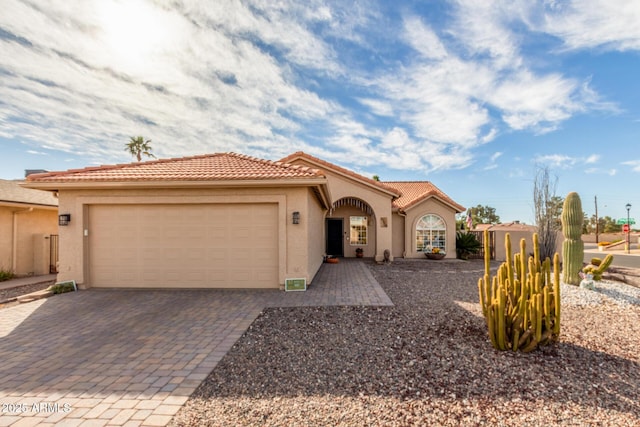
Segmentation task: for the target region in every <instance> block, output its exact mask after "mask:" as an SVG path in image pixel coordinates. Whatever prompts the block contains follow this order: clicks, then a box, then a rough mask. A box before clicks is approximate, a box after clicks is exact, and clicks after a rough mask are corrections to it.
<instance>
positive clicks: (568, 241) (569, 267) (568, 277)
mask: <svg viewBox="0 0 640 427" xmlns="http://www.w3.org/2000/svg"><path fill="white" fill-rule="evenodd" d="M561 220H562V234H563V235H564V239H565V240H564V243H563V244H562V279H563V281H564V283H567V284H570V285H578V284H580V276H579V275H578V273H579V272H580V270H581V269H582V261H583V259H584V243H583V242H582V221H583V220H584V214H583V212H582V202H581V201H580V196H579V195H578V193H576V192H571V193H569V194H567V197H566V199H564V204H563V205H562V217H561Z"/></svg>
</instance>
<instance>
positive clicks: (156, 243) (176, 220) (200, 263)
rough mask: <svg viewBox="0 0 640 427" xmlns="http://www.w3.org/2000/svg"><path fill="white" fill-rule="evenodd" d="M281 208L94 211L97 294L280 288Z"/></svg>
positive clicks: (92, 264) (92, 259)
mask: <svg viewBox="0 0 640 427" xmlns="http://www.w3.org/2000/svg"><path fill="white" fill-rule="evenodd" d="M278 259H279V257H278V206H277V204H202V205H93V206H90V208H89V277H90V284H91V286H95V287H135V288H138V287H146V288H149V287H172V288H277V287H278Z"/></svg>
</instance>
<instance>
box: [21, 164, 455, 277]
mask: <svg viewBox="0 0 640 427" xmlns="http://www.w3.org/2000/svg"><path fill="white" fill-rule="evenodd" d="M25 185H26V186H28V187H31V188H38V189H42V190H49V191H55V192H58V193H59V198H60V214H69V215H70V222H69V224H68V226H63V227H60V231H59V234H60V273H59V277H58V279H59V280H71V279H73V280H76V281H77V282H78V283H80V284H82V285H83V286H85V287H185V288H197V287H206V288H217V287H221V288H245V287H246V288H278V287H281V286H282V285H283V284H284V281H285V279H287V278H305V279H306V280H307V281H308V282H311V281H312V280H313V277H314V276H315V274H316V272H317V271H318V269H319V268H320V265H321V264H322V261H323V257H324V256H325V255H335V256H345V257H353V256H355V249H356V248H359V247H360V248H362V249H363V250H364V256H366V257H373V258H375V259H376V260H378V261H380V260H383V259H384V252H385V250H388V251H389V252H390V257H391V259H393V257H409V258H415V257H422V258H424V254H423V253H422V249H423V248H424V247H426V246H438V247H441V248H444V249H445V250H446V252H447V256H448V257H455V214H456V213H459V212H463V211H464V208H463V207H462V206H460V205H458V204H457V203H455V202H454V201H453V200H451V199H450V198H449V197H448V196H447V195H446V194H444V193H442V192H441V191H440V190H438V189H437V188H436V187H435V186H434V185H433V184H431V183H430V182H426V181H423V182H389V183H381V182H378V181H374V180H372V179H369V178H366V177H364V176H362V175H359V174H357V173H355V172H352V171H349V170H347V169H344V168H342V167H339V166H337V165H334V164H331V163H329V162H326V161H324V160H321V159H318V158H316V157H313V156H310V155H308V154H305V153H302V152H298V153H294V154H292V155H290V156H287V157H286V158H284V159H282V160H280V161H277V162H273V161H268V160H262V159H256V158H253V157H248V156H244V155H240V154H235V153H219V154H212V155H203V156H193V157H184V158H178V159H166V160H156V161H149V162H142V163H131V164H125V165H113V166H100V167H93V168H86V169H81V170H70V171H66V172H52V173H45V174H38V175H32V176H29V177H28V182H27V183H26V184H25Z"/></svg>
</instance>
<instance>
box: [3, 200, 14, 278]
mask: <svg viewBox="0 0 640 427" xmlns="http://www.w3.org/2000/svg"><path fill="white" fill-rule="evenodd" d="M12 211H13V210H12V209H9V208H5V207H0V270H4V271H11V269H12V268H13V267H12V265H13V258H12V255H11V254H12V251H13V212H12Z"/></svg>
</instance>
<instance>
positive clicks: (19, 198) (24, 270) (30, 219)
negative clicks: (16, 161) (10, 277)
mask: <svg viewBox="0 0 640 427" xmlns="http://www.w3.org/2000/svg"><path fill="white" fill-rule="evenodd" d="M57 232H58V199H56V197H55V196H54V194H53V193H51V192H48V191H39V190H32V189H28V188H23V187H21V186H20V185H19V183H18V181H9V180H0V270H4V271H10V272H12V273H13V274H16V275H19V276H26V275H39V274H49V267H50V265H49V261H50V252H49V251H50V246H51V244H50V236H51V235H53V234H57Z"/></svg>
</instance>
